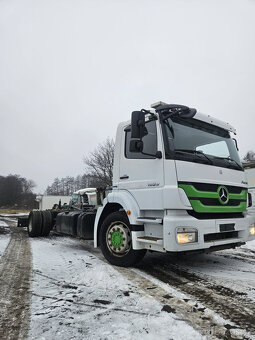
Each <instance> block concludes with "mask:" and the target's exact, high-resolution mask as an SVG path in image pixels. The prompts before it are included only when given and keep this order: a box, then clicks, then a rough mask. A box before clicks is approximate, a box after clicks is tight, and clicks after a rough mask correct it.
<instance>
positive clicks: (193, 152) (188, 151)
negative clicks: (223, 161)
mask: <svg viewBox="0 0 255 340" xmlns="http://www.w3.org/2000/svg"><path fill="white" fill-rule="evenodd" d="M174 151H175V152H177V153H179V152H180V153H187V154H190V153H191V154H193V155H202V156H204V157H205V158H206V159H207V160H208V161H209V163H210V164H214V163H213V161H212V160H211V159H210V158H209V157H208V156H206V154H204V153H203V151H198V150H188V149H187V150H186V149H175V150H174Z"/></svg>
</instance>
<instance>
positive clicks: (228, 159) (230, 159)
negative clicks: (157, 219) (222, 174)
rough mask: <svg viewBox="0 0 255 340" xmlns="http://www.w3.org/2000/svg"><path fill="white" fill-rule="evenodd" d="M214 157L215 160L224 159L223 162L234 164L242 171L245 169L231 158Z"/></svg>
mask: <svg viewBox="0 0 255 340" xmlns="http://www.w3.org/2000/svg"><path fill="white" fill-rule="evenodd" d="M213 157H214V158H218V159H223V160H225V161H230V162H234V163H235V164H236V165H237V166H238V168H239V169H240V170H243V167H242V166H241V165H240V164H239V163H237V161H236V160H234V159H233V158H231V157H217V156H213Z"/></svg>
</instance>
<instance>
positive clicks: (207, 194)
mask: <svg viewBox="0 0 255 340" xmlns="http://www.w3.org/2000/svg"><path fill="white" fill-rule="evenodd" d="M178 186H179V188H181V189H183V190H184V191H185V193H186V195H187V197H188V199H189V201H190V204H191V206H192V208H193V210H194V211H195V212H197V213H241V212H244V211H245V210H246V203H247V188H245V187H239V186H228V185H222V184H211V183H194V182H179V183H178Z"/></svg>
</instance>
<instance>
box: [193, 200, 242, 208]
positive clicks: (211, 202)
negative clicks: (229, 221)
mask: <svg viewBox="0 0 255 340" xmlns="http://www.w3.org/2000/svg"><path fill="white" fill-rule="evenodd" d="M190 199H192V200H194V199H196V198H190ZM199 201H200V202H201V203H202V204H203V205H214V206H222V204H221V203H220V201H219V200H218V199H217V198H199ZM241 202H246V200H229V201H228V203H227V204H226V206H231V207H237V206H238V205H240V203H241Z"/></svg>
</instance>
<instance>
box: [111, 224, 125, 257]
mask: <svg viewBox="0 0 255 340" xmlns="http://www.w3.org/2000/svg"><path fill="white" fill-rule="evenodd" d="M106 244H107V247H108V249H109V250H110V252H111V253H112V254H114V255H115V256H124V255H125V254H127V253H128V252H129V250H130V249H131V232H130V229H129V228H128V226H127V225H126V224H125V223H124V222H122V221H116V222H113V223H111V225H110V226H109V227H108V230H107V232H106Z"/></svg>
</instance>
